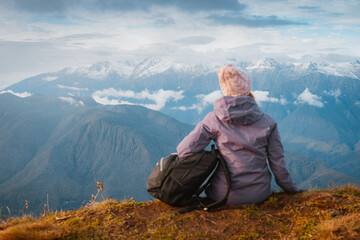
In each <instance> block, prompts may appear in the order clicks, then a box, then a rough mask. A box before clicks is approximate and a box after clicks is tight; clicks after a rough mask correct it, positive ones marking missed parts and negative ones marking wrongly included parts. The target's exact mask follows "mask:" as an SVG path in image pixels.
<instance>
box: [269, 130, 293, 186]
mask: <svg viewBox="0 0 360 240" xmlns="http://www.w3.org/2000/svg"><path fill="white" fill-rule="evenodd" d="M267 156H268V160H269V165H270V168H271V171H272V172H273V174H274V176H275V180H276V183H277V184H278V185H279V186H280V187H281V188H282V189H283V190H284V191H285V192H290V193H296V192H299V189H298V187H297V186H296V184H295V182H294V181H293V180H292V178H291V176H290V173H289V171H288V170H287V169H286V164H285V160H284V149H283V146H282V143H281V140H280V134H279V131H278V129H277V125H276V124H275V127H274V128H273V129H272V132H271V133H270V135H269V137H268V149H267Z"/></svg>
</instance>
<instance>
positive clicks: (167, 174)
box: [146, 145, 230, 213]
mask: <svg viewBox="0 0 360 240" xmlns="http://www.w3.org/2000/svg"><path fill="white" fill-rule="evenodd" d="M219 165H221V166H222V167H223V169H224V172H225V177H226V181H227V193H226V195H225V196H224V198H223V199H222V200H220V201H218V202H212V203H210V204H208V205H204V204H202V202H201V200H200V197H199V196H200V194H201V193H202V192H203V191H204V190H205V188H206V187H207V186H208V185H209V183H210V178H211V176H212V174H213V173H214V172H215V170H216V169H217V168H218V166H219ZM146 187H147V191H148V192H149V193H150V194H151V195H152V196H153V197H155V198H157V199H159V200H161V201H163V202H165V203H167V204H169V205H172V206H176V207H183V206H189V205H193V203H194V200H196V199H198V200H199V204H198V205H196V206H192V207H191V208H189V209H186V210H185V211H180V212H179V213H184V212H188V211H191V210H194V209H200V208H204V210H208V209H211V208H215V207H219V206H221V205H224V204H225V203H226V201H227V197H228V195H229V192H230V175H229V171H228V168H227V166H226V162H225V160H224V158H223V156H222V155H221V153H220V152H219V150H217V149H215V146H214V145H212V146H211V151H202V152H199V153H195V154H193V155H190V156H187V157H182V158H180V157H179V156H178V155H177V154H171V155H169V156H166V157H163V158H161V159H160V160H159V162H158V163H157V164H156V166H155V167H154V169H153V171H152V172H151V174H150V176H149V178H148V181H147V183H146Z"/></svg>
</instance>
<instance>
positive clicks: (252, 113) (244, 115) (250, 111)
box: [214, 96, 264, 125]
mask: <svg viewBox="0 0 360 240" xmlns="http://www.w3.org/2000/svg"><path fill="white" fill-rule="evenodd" d="M214 112H215V115H216V116H217V117H218V119H219V120H220V121H223V122H229V123H234V124H240V125H250V124H252V123H254V122H256V121H258V120H260V119H261V118H262V116H263V115H264V113H263V111H261V110H260V109H259V107H258V105H257V104H256V102H255V100H254V99H253V98H252V97H249V96H246V97H233V96H224V97H222V98H220V99H218V100H216V101H215V103H214Z"/></svg>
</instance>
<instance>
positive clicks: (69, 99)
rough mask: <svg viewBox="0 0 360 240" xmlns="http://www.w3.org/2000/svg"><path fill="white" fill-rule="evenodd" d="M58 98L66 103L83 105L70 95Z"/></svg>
mask: <svg viewBox="0 0 360 240" xmlns="http://www.w3.org/2000/svg"><path fill="white" fill-rule="evenodd" d="M59 99H60V100H62V101H65V102H67V103H70V104H71V105H76V106H79V105H82V106H84V105H85V104H84V102H83V101H76V100H75V99H73V98H71V97H59Z"/></svg>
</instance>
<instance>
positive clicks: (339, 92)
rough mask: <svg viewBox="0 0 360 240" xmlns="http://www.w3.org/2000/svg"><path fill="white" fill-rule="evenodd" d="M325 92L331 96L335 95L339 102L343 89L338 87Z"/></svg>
mask: <svg viewBox="0 0 360 240" xmlns="http://www.w3.org/2000/svg"><path fill="white" fill-rule="evenodd" d="M324 93H325V94H327V95H329V96H333V97H334V98H335V100H336V102H338V101H339V97H340V95H341V90H340V88H337V89H335V90H331V91H324Z"/></svg>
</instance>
